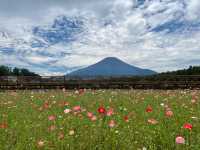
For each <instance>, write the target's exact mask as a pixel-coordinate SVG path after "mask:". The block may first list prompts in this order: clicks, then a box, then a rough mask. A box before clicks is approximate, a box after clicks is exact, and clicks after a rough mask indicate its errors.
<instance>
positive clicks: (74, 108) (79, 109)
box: [73, 106, 81, 112]
mask: <svg viewBox="0 0 200 150" xmlns="http://www.w3.org/2000/svg"><path fill="white" fill-rule="evenodd" d="M73 111H75V112H77V111H81V106H74V107H73Z"/></svg>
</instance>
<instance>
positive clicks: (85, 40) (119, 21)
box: [0, 0, 200, 74]
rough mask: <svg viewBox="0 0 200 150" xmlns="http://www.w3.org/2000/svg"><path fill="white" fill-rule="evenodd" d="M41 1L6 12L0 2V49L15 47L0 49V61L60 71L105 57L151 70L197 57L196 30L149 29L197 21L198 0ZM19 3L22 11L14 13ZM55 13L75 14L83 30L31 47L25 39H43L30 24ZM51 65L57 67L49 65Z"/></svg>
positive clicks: (192, 61) (184, 63)
mask: <svg viewBox="0 0 200 150" xmlns="http://www.w3.org/2000/svg"><path fill="white" fill-rule="evenodd" d="M38 2H39V0H38ZM45 2H46V3H44V1H40V7H37V6H38V4H37V2H36V1H35V2H33V1H31V0H28V1H26V2H25V1H24V0H22V1H20V3H19V4H16V6H12V8H13V9H12V10H11V9H8V10H6V9H5V8H6V6H8V3H7V2H5V1H3V2H2V1H1V0H0V19H1V25H0V31H5V32H6V33H8V35H9V36H8V38H5V37H4V38H3V37H0V47H8V48H9V47H15V52H14V53H12V54H6V53H4V52H2V51H1V50H0V52H1V53H0V59H1V61H0V64H10V63H13V64H14V65H15V64H16V65H19V66H25V67H29V68H31V67H32V68H33V70H36V71H37V72H38V71H41V72H42V74H50V73H52V74H55V73H58V74H61V73H64V72H67V69H68V71H69V70H71V69H72V68H73V67H80V66H87V65H90V64H92V63H95V62H97V61H99V60H101V59H103V58H105V57H108V56H115V57H119V58H121V59H123V60H125V61H127V62H128V63H131V64H133V65H136V66H139V67H143V68H149V69H153V70H156V71H167V70H175V69H179V68H184V67H187V66H189V65H197V64H198V63H200V61H199V62H198V61H197V60H198V57H199V55H200V53H199V48H200V44H199V42H198V41H199V40H200V30H199V29H197V30H194V31H193V30H190V29H188V30H184V31H182V32H176V31H175V32H172V33H168V28H167V26H166V29H165V30H162V31H159V32H156V31H153V30H152V29H154V28H156V27H158V26H161V25H165V24H166V23H173V22H175V21H180V22H184V23H185V24H184V26H186V29H187V26H190V24H194V23H198V18H199V16H200V14H199V11H198V10H199V9H200V2H199V0H188V1H184V0H164V1H159V0H151V1H148V0H146V2H145V3H144V5H142V6H139V7H137V5H136V4H137V3H136V1H134V0H109V1H108V0H107V1H106V0H102V1H92V0H74V1H72V0H68V1H64V0H61V1H59V2H55V1H53V0H49V1H48V2H47V1H45ZM25 6H27V8H26V9H24V10H21V11H19V8H22V7H25ZM1 8H2V9H1ZM3 8H4V9H3ZM28 10H35V11H36V13H35V14H32V13H31V12H29V11H28ZM22 14H24V15H22ZM58 15H65V16H68V17H77V18H81V19H82V20H83V22H84V26H83V32H81V33H79V34H77V35H75V36H76V40H75V41H72V42H63V41H62V42H59V43H56V44H54V45H48V43H46V44H47V45H48V47H45V48H32V47H31V44H30V43H31V42H33V41H35V40H36V39H37V40H39V41H42V42H43V43H45V42H46V41H45V40H44V39H42V38H41V37H38V36H35V35H33V34H32V32H31V28H32V27H34V26H41V27H44V28H49V25H50V24H52V23H53V20H54V19H55V18H56V17H57V16H58ZM8 16H9V18H8ZM14 18H15V19H14ZM199 26H200V25H199ZM174 28H179V27H174ZM180 28H181V26H180ZM191 28H193V27H191ZM174 30H175V29H174ZM189 35H190V36H189ZM8 55H9V58H8ZM55 67H56V68H58V69H57V70H59V68H60V69H61V71H57V70H56V71H55V70H54V69H52V68H55ZM63 68H66V71H65V70H64V69H63Z"/></svg>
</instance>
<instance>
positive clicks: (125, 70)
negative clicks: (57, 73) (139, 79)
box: [69, 57, 156, 77]
mask: <svg viewBox="0 0 200 150" xmlns="http://www.w3.org/2000/svg"><path fill="white" fill-rule="evenodd" d="M152 74H156V72H154V71H152V70H148V69H141V68H138V67H135V66H131V65H129V64H127V63H125V62H123V61H121V60H119V59H118V58H115V57H108V58H105V59H103V60H102V61H100V62H98V63H96V64H94V65H91V66H89V67H86V68H83V69H80V70H77V71H74V72H72V73H70V74H69V76H81V77H82V76H131V75H138V76H144V75H152Z"/></svg>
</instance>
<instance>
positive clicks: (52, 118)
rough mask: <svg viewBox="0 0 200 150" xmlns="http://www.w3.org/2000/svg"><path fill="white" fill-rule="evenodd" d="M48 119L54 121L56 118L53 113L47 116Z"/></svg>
mask: <svg viewBox="0 0 200 150" xmlns="http://www.w3.org/2000/svg"><path fill="white" fill-rule="evenodd" d="M48 119H49V121H54V120H56V116H55V115H50V116H49V117H48Z"/></svg>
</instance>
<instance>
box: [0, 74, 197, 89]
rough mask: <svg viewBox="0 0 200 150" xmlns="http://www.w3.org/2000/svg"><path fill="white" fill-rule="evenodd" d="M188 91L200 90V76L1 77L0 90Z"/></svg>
mask: <svg viewBox="0 0 200 150" xmlns="http://www.w3.org/2000/svg"><path fill="white" fill-rule="evenodd" d="M62 88H65V89H79V88H93V89H100V88H105V89H130V88H137V89H179V88H180V89H186V88H196V89H198V88H200V75H188V76H186V75H184V76H178V75H173V76H169V75H167V76H166V75H165V76H160V77H157V76H154V77H152V76H147V77H135V76H134V77H110V78H108V77H107V78H105V77H98V78H94V77H87V78H84V79H80V78H76V77H73V78H72V77H67V76H0V89H5V90H6V89H62Z"/></svg>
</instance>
